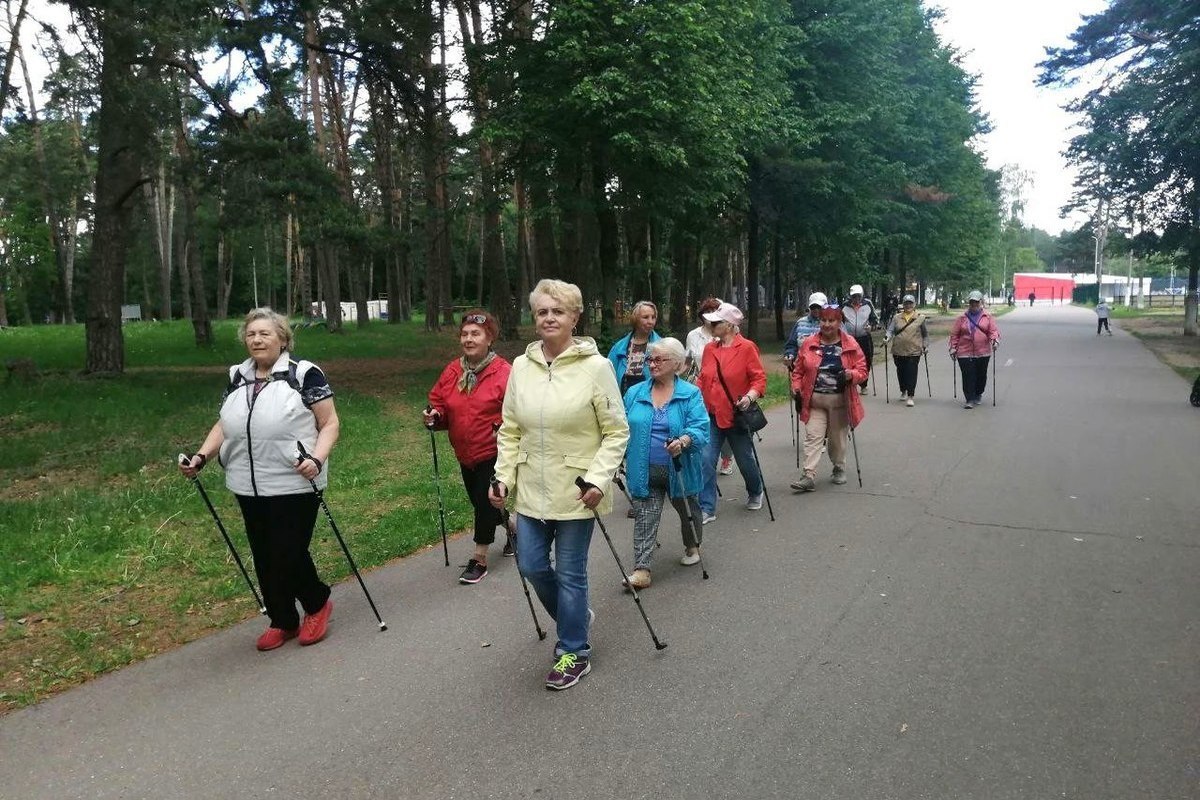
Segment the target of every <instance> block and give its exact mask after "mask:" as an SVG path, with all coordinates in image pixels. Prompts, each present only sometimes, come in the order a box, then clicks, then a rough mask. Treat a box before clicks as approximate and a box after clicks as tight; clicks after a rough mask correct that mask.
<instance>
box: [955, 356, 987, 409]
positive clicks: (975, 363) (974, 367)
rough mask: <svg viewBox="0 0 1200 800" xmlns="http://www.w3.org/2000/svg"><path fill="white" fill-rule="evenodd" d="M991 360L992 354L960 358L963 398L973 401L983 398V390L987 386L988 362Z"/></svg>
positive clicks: (959, 366)
mask: <svg viewBox="0 0 1200 800" xmlns="http://www.w3.org/2000/svg"><path fill="white" fill-rule="evenodd" d="M991 360H992V357H991V356H980V357H979V358H961V357H960V358H959V359H958V368H959V369H961V370H962V387H963V399H965V400H971V401H973V402H978V401H979V400H982V399H983V390H984V389H986V388H987V377H988V373H987V371H988V362H989V361H991Z"/></svg>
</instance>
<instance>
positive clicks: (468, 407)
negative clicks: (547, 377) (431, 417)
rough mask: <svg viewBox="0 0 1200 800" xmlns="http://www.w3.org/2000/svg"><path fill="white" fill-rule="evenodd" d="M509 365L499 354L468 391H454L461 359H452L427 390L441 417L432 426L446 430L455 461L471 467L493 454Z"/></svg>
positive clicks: (459, 375)
mask: <svg viewBox="0 0 1200 800" xmlns="http://www.w3.org/2000/svg"><path fill="white" fill-rule="evenodd" d="M511 369H512V366H511V365H510V364H509V363H508V362H507V361H505V360H504V359H503V358H501V357H500V356H496V357H495V358H494V359H492V363H490V364H488V365H487V367H486V368H485V369H484V370H483V372H481V373H480V374H479V375H478V376H477V377H478V379H479V382H478V383H477V384H475V390H474V391H473V392H471V393H470V394H467V393H466V392H460V391H459V390H458V379H459V378H461V377H462V374H463V369H462V361H461V360H460V359H457V358H456V359H454V360H453V361H451V362H450V363H449V364H447V365H446V368H445V369H444V370H442V374H441V376H440V377H439V378H438V379H437V383H435V384H434V385H433V388H432V389H430V390H429V405H430V406H431V407H432V408H433V410H434V411H436V412H438V414H440V415H441V416H439V417H438V422H437V425H436V428H437V429H438V430H446V431H449V432H450V445H451V447H453V448H454V455H455V457H456V458H458V463H460V464H462V465H463V466H464V467H473V466H475V465H476V464H479V463H480V462H482V461H486V460H488V459H489V458H492V457H493V456H495V455H496V429H497V428H499V427H500V407H501V406H502V405H504V390H505V388H506V387H507V386H508V373H509V371H510V370H511Z"/></svg>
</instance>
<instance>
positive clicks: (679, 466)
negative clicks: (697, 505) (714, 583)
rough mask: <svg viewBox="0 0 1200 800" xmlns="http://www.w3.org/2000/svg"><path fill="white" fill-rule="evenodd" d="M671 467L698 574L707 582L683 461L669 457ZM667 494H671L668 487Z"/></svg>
mask: <svg viewBox="0 0 1200 800" xmlns="http://www.w3.org/2000/svg"><path fill="white" fill-rule="evenodd" d="M672 441H673V440H672ZM671 466H672V467H673V468H674V469H675V477H676V478H678V479H679V488H680V490H682V492H683V505H684V507H685V508H687V521H688V527H689V528H691V529H692V541H693V542H695V543H696V557H697V558H699V559H700V574H701V575H702V576H703V578H704V580H708V570H707V569H705V568H704V556H703V555H702V554H701V553H700V544H701V542H702V540H703V535H702V534H701V532H700V527H701V526H699V525H697V524H696V515H695V514H693V513H692V499H691V498H690V497H688V494H687V487H686V486H684V485H683V461H681V460H680V458H679V456H671ZM667 494H668V495H670V494H671V492H670V488H669V487H668V490H667Z"/></svg>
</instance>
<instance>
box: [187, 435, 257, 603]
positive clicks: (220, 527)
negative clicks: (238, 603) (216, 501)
mask: <svg viewBox="0 0 1200 800" xmlns="http://www.w3.org/2000/svg"><path fill="white" fill-rule="evenodd" d="M191 462H192V460H191V459H190V458H188V457H187V456H186V455H184V454H183V453H180V454H179V463H180V464H191ZM189 480H190V481H191V482H192V485H193V486H195V487H196V491H198V492H200V497H201V498H202V499H203V500H204V505H206V506H208V510H209V513H211V514H212V518H213V521H214V522H216V523H217V530H219V531H220V532H221V538H222V539H224V540H225V545H226V546H227V547H228V548H229V554H230V555H232V556H233V560H234V561H236V562H237V565H238V569H240V570H241V571H242V577H243V578H245V579H246V585H247V586H249V587H250V594H252V595H254V602H255V603H258V613H260V614H266V613H267V606H266V604H264V603H263V601H262V598H261V597H259V596H258V590H257V589H255V588H254V582H253V581H251V580H250V573H249V572H247V571H246V565H245V564H243V563H242V557H241V556H239V555H238V551H237V549H235V548H234V546H233V540H232V539H230V538H229V534H228V533H227V532H226V531H225V525H224V524H222V522H221V518H220V517H219V516H217V510H216V509H215V508H213V504H212V501H211V500H209V499H208V492H206V491H204V484H202V483H201V482H200V476H199V475H196V476H195V477H193V478H189Z"/></svg>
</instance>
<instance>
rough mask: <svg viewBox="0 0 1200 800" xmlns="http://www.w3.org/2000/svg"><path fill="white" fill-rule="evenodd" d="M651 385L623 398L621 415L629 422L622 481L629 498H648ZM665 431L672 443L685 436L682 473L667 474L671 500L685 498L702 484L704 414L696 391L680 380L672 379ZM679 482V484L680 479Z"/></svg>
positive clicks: (647, 383) (633, 389)
mask: <svg viewBox="0 0 1200 800" xmlns="http://www.w3.org/2000/svg"><path fill="white" fill-rule="evenodd" d="M651 388H652V382H651V381H644V382H642V383H639V384H638V385H637V386H633V387H631V388H630V389H629V391H628V392H627V393H626V394H625V415H626V417H628V419H629V450H628V452H627V453H626V454H625V477H626V481H627V483H628V484H629V494H630V495H632V496H633V497H649V496H650V429H651V427H652V426H653V425H654V403H653V401H652V400H651V399H650V390H651ZM667 429H668V431H669V432H670V436H671V438H672V439H678V438H679V437H680V436H683V435H684V434H687V435H688V436H689V437H691V439H692V443H691V445H690V446H688V447H685V448H684V449H683V450H682V451H681V452H680V454H679V462H680V466H682V467H683V470H682V472H681V473H680V474H679V475H676V472H675V469H674V467H673V466H672V467H671V468H669V469H668V472H669V473H670V476H671V479H670V495H671V497H685V496H687V495H693V494H696V493H697V492H699V491H700V487H701V485H702V484H703V483H704V480H703V476H702V474H701V469H700V464H701V461H702V455H701V454H702V453H703V452H704V447H705V445H707V444H708V412H707V411H706V410H705V408H704V399H703V398H702V397H701V396H700V390H699V389H697V388H696V387H695V386H693V385H692V384H690V383H688V382H687V381H685V380H684V379H683V378H679V377H676V378H675V393H674V394H673V395H672V396H671V399H670V401H668V403H667ZM681 478H682V481H683V482H682V484H681V483H680V479H681Z"/></svg>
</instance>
